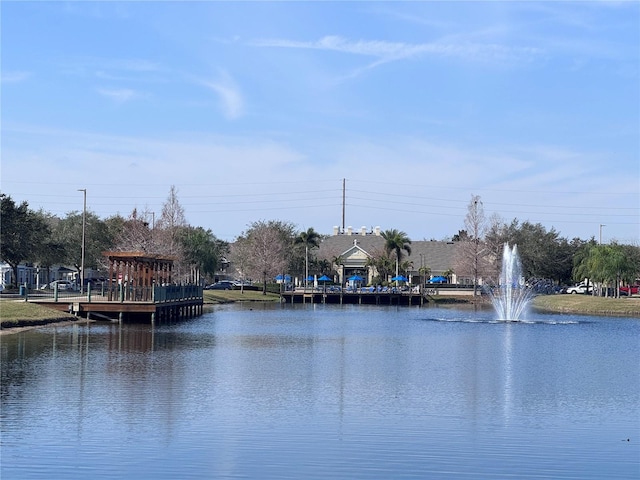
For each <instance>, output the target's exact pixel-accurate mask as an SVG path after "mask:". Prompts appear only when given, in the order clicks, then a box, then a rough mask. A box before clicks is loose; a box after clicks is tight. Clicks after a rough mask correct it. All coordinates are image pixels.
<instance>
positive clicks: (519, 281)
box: [491, 243, 532, 322]
mask: <svg viewBox="0 0 640 480" xmlns="http://www.w3.org/2000/svg"><path fill="white" fill-rule="evenodd" d="M531 296H532V293H531V290H530V289H529V287H527V285H526V284H525V281H524V276H523V275H522V264H521V263H520V257H519V256H518V246H517V245H514V246H513V248H510V247H509V244H508V243H505V244H504V249H503V251H502V273H501V275H500V283H499V285H498V286H497V287H496V288H495V289H494V290H493V291H492V292H491V303H493V308H494V309H495V311H496V313H497V314H498V320H504V321H507V322H517V321H518V320H520V316H521V315H522V314H523V313H525V312H526V310H527V306H528V304H529V301H530V300H531Z"/></svg>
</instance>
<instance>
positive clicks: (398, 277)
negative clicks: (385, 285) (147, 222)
mask: <svg viewBox="0 0 640 480" xmlns="http://www.w3.org/2000/svg"><path fill="white" fill-rule="evenodd" d="M407 280H408V278H407V277H405V276H404V275H396V276H395V277H393V278H392V279H391V281H392V282H406V281H407Z"/></svg>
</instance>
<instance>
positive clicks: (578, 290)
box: [567, 283, 593, 293]
mask: <svg viewBox="0 0 640 480" xmlns="http://www.w3.org/2000/svg"><path fill="white" fill-rule="evenodd" d="M592 290H593V288H592V287H591V285H589V287H587V286H586V285H585V284H584V283H579V284H578V285H575V286H573V287H569V288H567V293H591V292H592Z"/></svg>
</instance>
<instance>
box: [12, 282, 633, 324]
mask: <svg viewBox="0 0 640 480" xmlns="http://www.w3.org/2000/svg"><path fill="white" fill-rule="evenodd" d="M434 300H435V302H434V303H435V304H436V305H447V304H451V305H452V306H455V304H464V303H472V302H474V301H475V302H478V301H483V303H486V304H490V302H489V301H488V299H486V298H484V297H483V298H482V300H481V299H479V298H476V299H473V298H472V297H469V298H465V299H464V300H466V301H461V300H463V299H462V298H461V297H445V296H442V297H438V298H437V299H434ZM278 301H280V296H279V295H277V294H275V293H267V295H263V294H262V292H256V291H245V292H241V291H239V290H220V291H216V292H211V291H206V292H205V293H204V302H205V304H208V305H215V304H224V303H234V302H278ZM531 307H532V309H533V310H534V311H539V312H548V313H567V314H569V313H571V314H579V315H606V316H622V317H635V318H638V319H639V320H640V296H634V297H630V298H619V299H617V298H602V297H592V296H590V295H540V296H537V297H534V298H533V300H532V302H531ZM79 320H83V321H86V320H84V319H81V318H78V317H76V316H74V315H71V314H68V313H64V312H59V311H57V310H53V309H50V308H47V307H43V306H42V305H38V304H36V303H32V302H25V301H21V300H18V301H16V300H2V301H0V328H1V329H2V332H3V333H7V332H11V331H18V330H19V329H20V328H19V327H36V326H41V325H47V324H51V323H60V322H68V321H79Z"/></svg>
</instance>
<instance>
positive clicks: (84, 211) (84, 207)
mask: <svg viewBox="0 0 640 480" xmlns="http://www.w3.org/2000/svg"><path fill="white" fill-rule="evenodd" d="M78 191H79V192H82V193H83V198H84V201H83V203H82V254H81V258H80V293H81V294H82V293H84V249H85V228H86V223H87V189H86V188H79V189H78Z"/></svg>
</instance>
